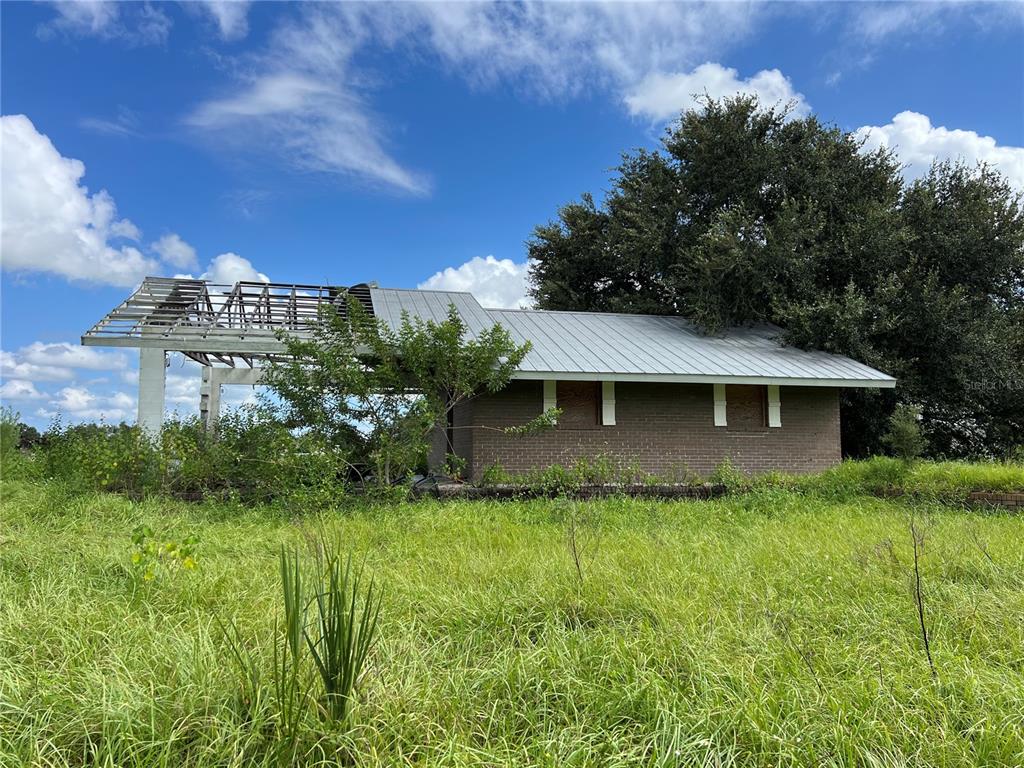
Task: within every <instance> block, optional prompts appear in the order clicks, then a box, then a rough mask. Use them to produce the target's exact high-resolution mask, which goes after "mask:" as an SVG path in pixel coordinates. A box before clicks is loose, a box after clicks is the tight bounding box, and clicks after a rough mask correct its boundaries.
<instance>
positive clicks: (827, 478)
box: [783, 456, 1024, 500]
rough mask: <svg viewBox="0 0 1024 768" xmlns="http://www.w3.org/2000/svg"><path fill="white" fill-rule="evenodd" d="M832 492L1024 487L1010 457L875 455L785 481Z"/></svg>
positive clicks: (958, 492)
mask: <svg viewBox="0 0 1024 768" xmlns="http://www.w3.org/2000/svg"><path fill="white" fill-rule="evenodd" d="M787 483H788V484H791V485H793V486H796V487H799V488H805V489H811V490H815V491H824V492H826V493H829V494H834V495H844V494H846V495H848V494H858V493H872V492H877V491H886V490H895V491H901V492H904V493H909V494H914V495H918V496H924V497H931V498H936V499H945V500H957V499H966V498H967V495H968V494H969V493H970V492H971V491H1024V464H1021V463H1019V462H1009V461H1005V462H1004V461H985V462H966V461H915V462H911V463H907V462H904V461H901V460H899V459H892V458H886V457H883V456H876V457H875V458H872V459H868V460H866V461H844V462H843V463H842V464H838V465H836V466H835V467H833V468H832V469H829V470H827V471H825V472H822V473H820V474H817V475H810V476H805V477H800V478H789V479H788V480H787V481H786V483H783V485H785V484H787Z"/></svg>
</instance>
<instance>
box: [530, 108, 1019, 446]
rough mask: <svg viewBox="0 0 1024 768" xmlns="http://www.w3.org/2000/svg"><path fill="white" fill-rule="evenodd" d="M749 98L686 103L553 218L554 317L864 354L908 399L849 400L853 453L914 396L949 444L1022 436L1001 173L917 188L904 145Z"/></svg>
mask: <svg viewBox="0 0 1024 768" xmlns="http://www.w3.org/2000/svg"><path fill="white" fill-rule="evenodd" d="M792 117H793V116H792V115H791V114H789V113H788V112H787V108H781V109H780V108H775V107H768V108H763V107H762V106H761V105H759V104H758V102H757V101H756V99H755V98H753V97H736V98H732V99H725V100H723V101H714V100H706V101H705V103H704V104H703V105H702V106H701V107H700V108H699V109H694V110H690V111H687V112H686V113H684V114H683V115H682V118H681V120H680V122H679V123H678V124H676V125H674V126H672V127H671V128H670V129H669V130H668V132H667V133H666V135H665V137H664V139H663V148H662V150H661V151H659V152H647V151H645V150H639V151H637V152H634V153H632V154H628V155H626V156H625V157H624V159H623V161H622V164H621V165H620V166H619V168H618V169H617V174H616V176H615V177H614V179H613V180H612V186H611V190H610V192H609V193H608V195H607V196H606V198H605V199H604V201H603V202H602V204H601V205H596V204H595V202H594V200H593V199H592V198H591V197H590V196H589V195H584V196H583V198H582V200H580V201H579V202H575V203H570V204H568V205H566V206H564V207H562V208H561V209H560V210H559V212H558V219H557V220H556V221H553V222H549V223H547V224H544V225H541V226H538V227H537V228H536V229H535V231H534V237H533V239H532V240H531V241H530V243H529V255H530V259H531V264H532V268H531V269H532V277H533V279H534V285H533V294H534V297H535V298H536V300H537V302H538V304H539V306H541V307H542V308H546V309H573V310H595V311H620V312H649V313H655V314H659V313H664V314H679V315H683V316H686V317H689V318H692V319H694V320H696V321H697V322H698V323H699V324H701V325H702V326H704V327H705V328H707V329H708V330H717V329H721V328H723V327H726V326H730V325H734V324H742V323H748V322H770V323H775V324H777V325H780V326H782V327H783V328H785V329H786V333H785V338H786V340H787V341H789V342H790V343H792V344H795V345H798V346H802V347H814V348H819V349H823V350H826V351H829V352H836V353H840V354H846V355H850V356H851V357H854V358H855V359H858V360H861V361H863V362H865V363H867V364H869V365H872V366H875V367H877V368H881V369H882V370H885V371H886V372H888V373H891V374H892V375H894V376H896V377H897V378H898V379H899V382H900V383H899V389H898V392H897V393H893V392H891V391H887V392H877V391H850V392H846V393H844V395H843V400H842V425H843V447H844V451H845V452H846V453H847V454H850V455H855V456H866V455H870V454H872V453H878V452H879V451H880V450H881V448H882V446H883V443H882V436H883V435H884V434H885V433H886V431H887V429H888V419H889V416H890V415H891V414H892V412H893V409H894V408H895V406H896V405H897V403H898V402H900V401H902V402H907V403H916V404H919V405H920V407H921V412H922V425H923V429H924V432H925V436H926V437H927V439H928V445H929V449H930V451H931V453H932V454H933V455H940V456H979V455H987V456H1002V455H1006V454H1008V453H1009V451H1010V450H1011V449H1012V448H1013V446H1015V445H1017V444H1019V442H1020V435H1021V434H1024V208H1022V205H1021V198H1020V195H1019V193H1017V192H1016V191H1015V190H1014V189H1013V188H1012V187H1011V186H1010V185H1009V183H1008V182H1007V180H1006V179H1005V178H1003V177H1002V176H1000V175H999V173H997V172H996V171H995V170H994V169H992V168H989V167H987V166H984V165H980V166H978V167H976V168H969V167H966V166H964V165H958V164H950V163H940V164H937V165H935V166H934V167H933V168H932V170H931V172H930V173H929V174H928V175H927V176H925V177H924V178H921V179H918V180H916V181H913V182H910V183H906V182H904V181H903V179H902V176H901V174H900V165H899V161H898V159H897V158H896V157H895V155H893V154H892V153H891V152H889V151H888V150H884V149H881V150H877V151H874V152H865V151H863V146H862V143H861V142H860V141H859V140H858V139H857V138H856V137H855V136H854V135H853V134H851V133H846V132H844V131H842V130H840V129H838V128H836V127H832V126H827V125H823V124H822V123H820V122H819V121H818V120H817V118H815V117H813V116H811V117H807V118H802V119H792Z"/></svg>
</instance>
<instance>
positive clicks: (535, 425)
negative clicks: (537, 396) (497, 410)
mask: <svg viewBox="0 0 1024 768" xmlns="http://www.w3.org/2000/svg"><path fill="white" fill-rule="evenodd" d="M561 415H562V409H561V408H548V409H547V410H546V411H544V412H543V413H541V414H540V415H539V416H537V417H536V418H534V419H530V420H529V421H528V422H526V423H525V424H516V425H515V426H512V427H502V432H504V433H505V434H506V435H509V436H510V437H529V436H531V435H539V434H541V433H542V432H547V431H548V430H551V429H554V428H555V427H556V426H558V417H559V416H561Z"/></svg>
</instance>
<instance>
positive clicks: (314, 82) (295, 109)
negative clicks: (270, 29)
mask: <svg viewBox="0 0 1024 768" xmlns="http://www.w3.org/2000/svg"><path fill="white" fill-rule="evenodd" d="M346 18H347V14H346V13H345V12H343V9H341V8H340V7H334V6H326V7H321V6H315V7H311V8H309V9H304V13H303V15H302V19H301V21H299V22H289V23H286V24H285V25H284V26H282V27H281V28H279V29H278V30H277V31H276V33H275V35H274V36H273V43H272V45H271V48H270V50H269V52H268V53H266V54H265V55H264V56H262V57H260V58H259V59H257V60H256V63H255V64H253V65H251V67H250V68H249V69H248V71H247V72H246V74H245V75H244V76H243V77H241V78H240V79H239V82H238V84H237V88H236V89H235V91H234V92H233V93H231V94H229V95H226V96H223V97H221V98H216V99H212V100H209V101H206V102H205V103H203V104H201V105H200V106H199V107H198V108H197V109H196V110H194V111H193V113H192V114H191V115H190V116H189V117H188V118H187V123H188V124H189V125H191V126H192V127H193V128H195V129H197V130H199V131H201V132H203V133H205V134H207V135H208V136H210V137H211V138H214V139H217V140H220V141H222V142H223V143H225V144H227V145H229V146H231V145H234V146H236V147H239V148H243V149H251V148H257V149H258V150H259V152H260V156H261V158H263V157H265V154H264V153H265V150H266V148H267V147H276V148H279V151H280V152H281V155H282V157H283V158H284V159H285V161H286V162H288V163H290V164H292V165H293V166H295V167H297V168H299V169H301V170H305V171H319V172H326V173H332V174H341V175H345V176H350V177H354V178H357V179H360V180H363V181H367V182H370V183H372V184H376V185H380V186H384V187H389V188H392V189H397V190H402V191H405V192H410V193H413V194H422V193H425V192H426V191H427V189H428V187H429V185H428V183H427V182H426V180H425V179H423V178H422V177H421V176H420V175H418V174H416V173H414V172H412V171H409V170H407V169H406V168H404V167H403V166H402V165H401V164H399V163H398V162H397V161H396V160H395V159H394V158H393V157H391V155H390V154H389V153H388V152H387V151H386V150H385V149H384V145H383V142H382V137H383V135H384V133H385V131H384V128H383V127H382V125H381V124H380V121H379V120H377V119H376V118H375V117H373V116H372V115H371V114H370V111H369V110H368V109H367V107H366V105H365V104H364V102H363V99H362V98H361V96H360V95H359V93H358V91H357V90H356V88H355V87H354V86H353V82H352V79H353V78H352V77H351V76H350V75H351V73H350V72H349V69H350V67H349V59H350V57H351V55H352V53H353V52H354V50H355V46H356V45H357V44H358V43H359V42H360V41H361V39H362V35H361V34H360V33H359V31H358V30H357V29H354V28H352V27H351V26H350V25H349V24H348V23H347V21H346Z"/></svg>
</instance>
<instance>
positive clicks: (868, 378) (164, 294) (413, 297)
mask: <svg viewBox="0 0 1024 768" xmlns="http://www.w3.org/2000/svg"><path fill="white" fill-rule="evenodd" d="M353 299H354V300H356V301H358V302H359V303H360V305H361V306H362V307H363V308H364V309H365V310H366V311H367V313H368V314H370V315H371V316H373V317H376V318H378V319H379V320H380V321H381V322H383V323H385V324H386V325H387V326H389V327H390V328H392V329H396V328H398V327H399V326H400V325H401V323H402V322H403V321H404V318H406V317H409V316H411V317H417V318H420V319H422V320H427V321H435V322H440V321H443V320H444V319H446V318H447V316H448V313H449V311H450V309H451V307H453V306H454V307H455V309H456V311H457V312H458V314H459V316H460V317H461V318H462V320H463V322H464V323H465V325H466V329H467V335H468V336H469V337H470V338H472V337H475V336H477V335H478V334H480V333H481V332H483V331H485V330H487V329H489V328H491V327H493V326H494V325H497V324H500V325H502V326H503V327H504V328H505V329H506V330H507V331H508V332H509V334H510V335H511V337H512V339H513V341H515V342H516V343H517V344H523V343H526V342H529V344H530V351H529V353H528V354H527V355H526V357H525V358H524V360H523V362H522V363H521V364H520V366H519V369H518V370H517V371H516V372H515V374H513V378H517V379H540V380H544V381H545V382H546V383H553V382H554V381H557V380H577V381H601V382H605V383H607V384H608V385H609V386H614V382H616V381H633V382H640V381H647V382H674V383H703V384H712V385H714V386H715V387H716V391H717V388H721V387H724V386H725V385H726V384H757V385H765V386H769V387H774V388H776V389H777V388H778V387H779V386H802V387H872V388H874V387H881V388H890V387H894V386H895V385H896V380H895V379H894V378H892V377H891V376H888V375H886V374H885V373H883V372H881V371H878V370H875V369H874V368H871V367H870V366H867V365H864V364H863V363H860V362H858V361H856V360H851V359H850V358H848V357H844V356H842V355H834V354H829V353H827V352H821V351H816V350H804V349H796V348H794V347H789V346H786V345H784V344H783V343H782V342H781V341H780V336H781V329H779V328H776V327H774V326H768V325H761V326H752V327H743V328H730V329H728V330H726V331H725V332H724V333H721V334H717V335H707V334H704V333H702V332H701V330H700V329H699V328H697V327H696V326H695V325H694V324H693V323H692V322H690V321H688V320H686V319H685V318H681V317H665V316H656V315H629V314H620V313H610V312H609V313H593V312H553V311H545V310H507V309H505V310H503V309H486V308H484V307H483V306H481V305H480V303H479V302H478V301H477V300H476V299H475V298H474V297H473V296H472V294H469V293H464V292H456V291H429V290H407V289H384V288H378V287H377V285H376V284H373V283H363V284H359V285H355V286H351V287H343V286H335V285H303V284H298V283H261V282H244V281H243V282H239V283H235V284H234V285H217V284H213V283H209V282H207V281H205V280H194V279H183V278H163V277H147V278H146V279H145V280H144V281H143V283H142V285H141V286H139V288H138V290H136V291H135V292H134V293H133V294H132V295H131V296H129V297H128V298H127V299H126V300H125V301H124V302H123V303H122V304H121V305H120V306H118V307H117V308H115V309H114V310H113V311H111V312H110V313H109V314H108V315H107V316H106V317H104V318H103V319H102V320H100V321H99V322H98V323H97V324H96V325H95V326H93V327H92V328H91V329H90V330H89V331H88V332H87V333H86V334H85V335H84V336H83V337H82V344H85V345H88V346H110V347H136V348H138V349H139V424H140V425H142V426H143V428H145V429H146V430H148V431H152V432H154V433H155V432H159V430H160V427H161V424H162V422H163V412H164V386H165V379H166V374H165V366H166V353H167V352H180V353H181V354H183V355H186V356H188V357H190V358H191V359H193V360H195V361H197V362H198V363H200V364H201V365H202V366H203V385H202V390H201V392H202V394H201V406H200V410H201V412H202V413H204V414H206V416H207V417H208V419H209V420H210V422H212V420H214V419H215V418H216V416H217V403H218V402H219V398H220V387H221V386H222V385H224V384H257V383H259V381H260V378H261V377H262V370H261V368H260V367H259V366H258V365H257V363H258V362H266V361H268V360H276V359H280V358H281V357H282V355H283V354H284V353H285V346H284V343H283V342H282V341H281V340H280V338H279V334H280V333H281V332H285V333H287V334H289V335H292V336H299V337H302V336H304V335H306V334H308V333H310V331H311V329H312V327H313V324H314V323H315V322H316V321H317V320H318V318H319V317H320V315H321V313H322V312H323V311H325V309H327V310H329V311H333V312H338V313H340V314H341V315H342V316H343V317H347V315H348V312H349V302H350V301H352V300H353ZM239 362H242V363H244V364H245V365H244V366H239V365H238V363H239Z"/></svg>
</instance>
